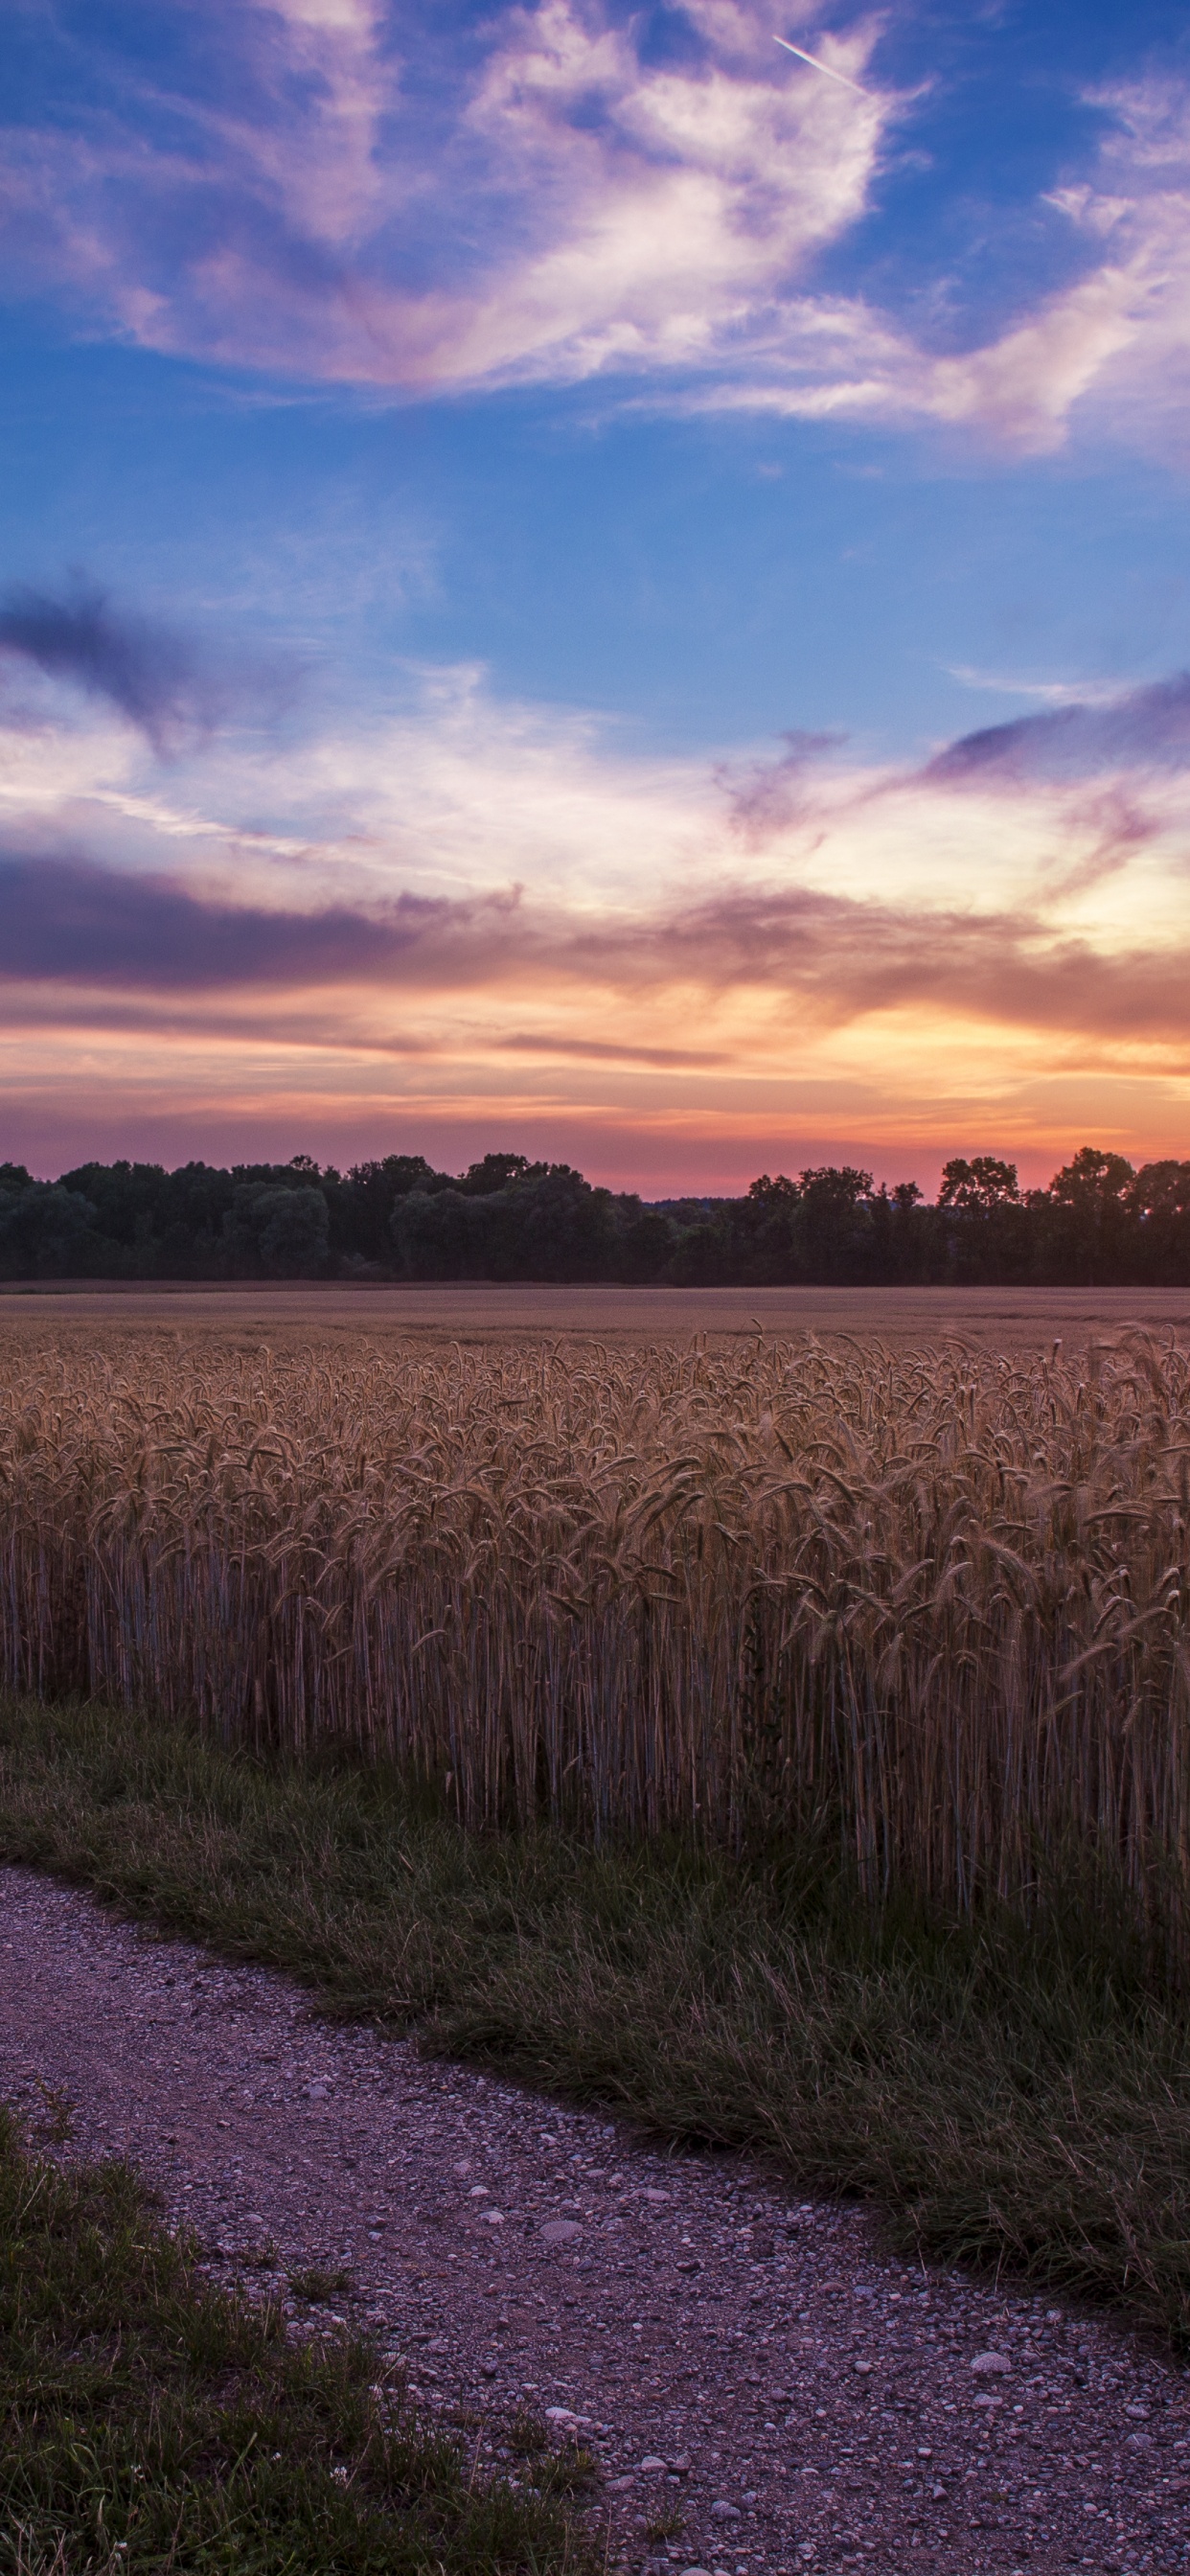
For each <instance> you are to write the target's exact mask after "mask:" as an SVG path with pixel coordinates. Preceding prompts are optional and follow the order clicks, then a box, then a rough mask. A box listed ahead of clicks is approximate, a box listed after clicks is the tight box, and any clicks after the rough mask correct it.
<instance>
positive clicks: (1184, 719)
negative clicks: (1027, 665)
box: [926, 671, 1190, 786]
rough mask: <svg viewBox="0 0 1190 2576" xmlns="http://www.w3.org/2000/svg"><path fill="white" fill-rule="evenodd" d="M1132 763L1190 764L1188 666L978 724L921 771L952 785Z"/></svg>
mask: <svg viewBox="0 0 1190 2576" xmlns="http://www.w3.org/2000/svg"><path fill="white" fill-rule="evenodd" d="M1138 765H1139V766H1142V767H1144V768H1146V769H1160V770H1174V771H1178V770H1184V769H1190V672H1186V671H1178V672H1175V674H1174V675H1173V677H1172V678H1171V679H1168V680H1158V681H1154V682H1152V683H1150V685H1149V686H1148V687H1146V688H1140V689H1129V690H1121V691H1120V692H1119V693H1118V695H1117V696H1116V697H1115V698H1114V699H1108V700H1106V701H1105V700H1103V699H1102V698H1097V700H1096V701H1094V702H1092V703H1091V704H1080V703H1078V702H1077V701H1076V702H1075V703H1073V704H1070V705H1066V706H1060V707H1055V708H1053V709H1052V710H1050V711H1048V712H1047V713H1046V714H1044V715H1037V716H1018V717H1016V718H1015V719H1014V721H1013V722H1012V723H1010V724H1001V725H985V726H983V727H981V728H980V730H979V731H978V732H977V733H968V734H963V735H962V736H961V737H960V739H959V740H958V741H957V742H953V743H950V744H949V745H948V746H947V748H946V750H945V751H941V752H939V753H938V754H937V755H936V757H935V758H934V759H933V760H932V761H931V762H930V764H929V768H928V770H927V771H926V776H927V777H928V778H930V779H932V780H934V781H935V782H937V783H938V784H939V785H943V786H956V785H959V784H961V783H962V782H963V781H964V780H966V779H978V780H979V781H980V782H981V783H982V782H985V781H987V780H990V779H995V778H1004V779H1013V778H1023V777H1029V778H1086V777H1088V776H1094V775H1096V774H1098V773H1101V772H1103V771H1104V770H1114V769H1120V768H1126V767H1136V766H1138Z"/></svg>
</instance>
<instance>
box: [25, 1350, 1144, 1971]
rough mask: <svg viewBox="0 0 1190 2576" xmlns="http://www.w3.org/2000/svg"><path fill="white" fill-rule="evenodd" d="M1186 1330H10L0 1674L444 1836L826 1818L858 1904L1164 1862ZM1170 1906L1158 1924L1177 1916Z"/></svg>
mask: <svg viewBox="0 0 1190 2576" xmlns="http://www.w3.org/2000/svg"><path fill="white" fill-rule="evenodd" d="M1188 1495H1190V1354H1187V1353H1186V1352H1185V1351H1183V1350H1181V1349H1179V1348H1177V1347H1176V1346H1175V1345H1174V1344H1173V1343H1172V1342H1171V1343H1169V1344H1168V1345H1165V1346H1159V1345H1158V1344H1156V1343H1155V1342H1154V1341H1152V1340H1151V1339H1146V1338H1145V1337H1143V1336H1141V1335H1137V1334H1134V1335H1130V1336H1126V1337H1124V1338H1123V1339H1121V1340H1118V1341H1116V1342H1115V1343H1114V1344H1105V1345H1095V1344H1092V1345H1091V1346H1090V1347H1089V1348H1088V1349H1086V1350H1084V1351H1081V1352H1079V1353H1078V1354H1077V1355H1075V1356H1072V1357H1066V1358H1064V1357H1063V1356H1062V1355H1061V1354H1060V1352H1057V1351H1055V1352H1054V1353H1053V1355H1052V1356H1050V1357H1038V1356H1035V1355H1028V1354H1026V1355H1008V1356H1004V1355H996V1354H995V1353H994V1352H990V1351H988V1350H986V1349H973V1348H969V1347H963V1346H962V1345H959V1344H955V1343H951V1344H947V1345H941V1346H939V1345H936V1344H935V1345H931V1346H928V1347H923V1348H920V1349H918V1350H913V1349H904V1348H900V1347H896V1348H894V1347H883V1346H881V1345H880V1344H879V1343H873V1342H870V1341H869V1342H867V1343H865V1344H863V1345H860V1344H858V1343H857V1344H848V1343H846V1342H841V1341H840V1342H834V1343H831V1344H829V1345H828V1344H825V1343H819V1342H816V1341H815V1340H813V1339H812V1338H801V1339H798V1340H796V1341H794V1340H773V1339H768V1338H764V1337H761V1336H759V1335H757V1336H756V1337H755V1338H754V1339H753V1340H751V1341H750V1342H747V1343H744V1342H738V1341H737V1342H735V1343H733V1344H730V1345H727V1346H718V1347H715V1348H711V1347H710V1346H709V1345H708V1344H707V1343H706V1342H705V1340H697V1339H696V1340H695V1341H693V1342H691V1343H689V1344H688V1345H687V1346H685V1347H678V1346H677V1345H676V1344H675V1343H672V1342H671V1343H666V1342H659V1343H658V1344H657V1345H655V1346H654V1347H652V1348H645V1347H633V1348H623V1347H614V1346H611V1345H606V1344H600V1343H597V1342H594V1341H591V1342H586V1343H584V1342H579V1341H571V1342H568V1343H567V1344H566V1345H565V1346H563V1345H561V1344H557V1343H555V1344H552V1345H551V1344H549V1343H547V1342H538V1343H536V1344H533V1345H528V1346H526V1345H522V1344H519V1343H518V1344H513V1343H505V1344H501V1343H498V1342H497V1343H491V1342H489V1343H486V1344H482V1345H476V1346H474V1347H470V1348H467V1347H463V1346H455V1347H454V1348H451V1347H449V1346H447V1345H445V1344H442V1343H436V1344H434V1345H427V1344H425V1343H422V1344H420V1345H419V1344H418V1343H416V1342H412V1343H405V1344H401V1343H397V1342H393V1341H388V1342H384V1343H379V1344H376V1343H371V1344H370V1343H368V1342H366V1341H365V1340H363V1339H362V1337H361V1338H360V1339H359V1340H358V1341H355V1342H348V1341H345V1340H344V1339H342V1338H341V1337H339V1338H336V1339H334V1340H333V1341H327V1342H325V1343H320V1342H319V1341H318V1340H317V1339H312V1340H311V1341H310V1342H309V1343H307V1344H306V1345H305V1346H304V1347H302V1346H299V1345H296V1344H295V1345H294V1346H293V1347H288V1348H286V1349H284V1350H280V1351H270V1350H269V1349H268V1348H266V1347H263V1346H261V1347H258V1348H255V1349H253V1348H251V1347H244V1346H242V1345H241V1346H237V1345H236V1344H235V1343H234V1342H232V1341H226V1342H220V1341H219V1340H218V1339H216V1338H213V1337H210V1336H208V1337H205V1338H203V1339H196V1340H193V1341H188V1340H186V1339H184V1338H180V1337H179V1336H177V1335H142V1336H139V1337H137V1338H136V1339H128V1338H116V1339H113V1340H112V1341H111V1342H110V1343H108V1344H107V1345H105V1344H104V1343H103V1341H102V1339H99V1340H94V1339H93V1340H92V1341H91V1342H90V1344H89V1345H87V1346H84V1345H82V1344H80V1343H78V1342H75V1341H71V1342H69V1343H68V1342H64V1341H63V1340H62V1339H61V1338H55V1336H54V1335H53V1334H50V1335H47V1336H46V1337H45V1338H44V1339H42V1340H35V1339H33V1338H32V1337H30V1336H28V1335H25V1336H22V1338H21V1339H20V1340H19V1341H14V1342H13V1343H11V1344H10V1345H9V1346H7V1347H6V1348H5V1349H3V1350H2V1351H0V1676H2V1677H3V1680H4V1683H5V1684H6V1686H7V1687H8V1688H9V1689H10V1690H13V1691H21V1692H32V1693H34V1694H36V1695H40V1696H42V1697H53V1696H61V1695H64V1694H69V1693H74V1692H82V1693H85V1694H95V1695H100V1696H103V1697H106V1698H108V1699H112V1700H115V1701H117V1702H120V1703H123V1704H127V1705H139V1706H142V1707H146V1708H149V1709H156V1710H160V1711H162V1712H164V1713H166V1714H168V1715H173V1716H187V1717H195V1718H197V1719H199V1720H200V1721H202V1722H203V1723H204V1724H205V1725H207V1726H209V1727H212V1728H214V1729H216V1730H217V1731H218V1732H219V1734H220V1735H221V1736H222V1737H223V1739H224V1740H226V1741H232V1742H235V1741H244V1742H246V1743H250V1744H251V1743H255V1744H259V1745H263V1744H265V1743H267V1744H270V1745H280V1746H281V1747H282V1748H286V1749H289V1750H292V1751H293V1752H295V1753H299V1754H300V1753H303V1752H306V1751H308V1750H309V1749H310V1748H312V1747H320V1746H329V1745H332V1744H334V1743H335V1742H343V1741H346V1742H349V1743H350V1744H351V1745H353V1746H356V1747H359V1748H361V1749H363V1750H364V1751H365V1752H367V1753H369V1754H375V1755H378V1756H383V1757H391V1758H392V1759H394V1760H396V1761H397V1762H398V1763H400V1764H401V1765H402V1766H404V1767H406V1768H407V1769H410V1770H412V1771H413V1772H414V1773H415V1774H418V1775H421V1776H423V1777H424V1778H426V1779H427V1780H428V1781H430V1782H431V1783H433V1784H434V1785H435V1787H436V1788H437V1790H438V1791H439V1792H440V1793H445V1795H446V1796H447V1798H448V1800H449V1801H450V1802H451V1803H452V1804H453V1806H454V1808H455V1809H456V1811H457V1813H458V1815H459V1817H460V1819H461V1821H462V1822H464V1823H465V1824H466V1825H468V1826H471V1827H476V1828H483V1827H486V1826H491V1825H494V1824H497V1823H505V1824H526V1823H528V1822H530V1821H532V1820H534V1819H539V1818H548V1819H550V1820H552V1821H555V1822H559V1823H562V1824H564V1825H566V1826H568V1827H571V1828H574V1829H576V1830H579V1831H582V1832H584V1833H587V1834H594V1835H597V1836H605V1835H614V1834H620V1833H624V1832H629V1833H639V1832H644V1833H646V1834H656V1833H659V1832H664V1831H677V1832H679V1833H691V1832H693V1833H695V1834H698V1835H701V1836H706V1837H709V1838H713V1839H715V1840H719V1841H722V1842H724V1843H726V1844H728V1845H734V1846H737V1847H738V1846H739V1845H741V1844H744V1843H747V1842H748V1841H749V1840H750V1839H751V1838H753V1837H754V1836H756V1835H757V1834H760V1835H764V1836H770V1835H774V1834H775V1835H778V1836H781V1835H786V1834H789V1835H796V1834H802V1833H804V1832H806V1831H813V1832H815V1833H818V1834H821V1833H823V1832H825V1833H826V1834H827V1835H828V1837H830V1838H832V1839H833V1840H834V1841H835V1842H836V1843H837V1846H838V1848H839V1850H840V1853H841V1855H842V1856H843V1857H844V1858H845V1859H846V1861H847V1862H848V1863H849V1865H851V1866H853V1867H854V1869H855V1870H856V1872H857V1873H858V1876H859V1878H860V1880H861V1881H862V1883H863V1884H864V1886H865V1887H866V1888H868V1889H869V1890H870V1891H871V1892H873V1893H874V1894H877V1893H879V1892H880V1891H881V1890H882V1889H885V1888H887V1887H890V1886H899V1885H905V1886H908V1887H910V1888H912V1889H914V1890H915V1891H917V1892H918V1893H920V1894H921V1895H922V1896H923V1897H924V1898H926V1899H928V1900H930V1901H933V1902H937V1903H939V1904H941V1905H943V1906H944V1907H946V1908H947V1909H948V1910H953V1909H955V1908H957V1909H959V1910H960V1911H967V1910H969V1909H970V1908H971V1906H972V1905H973V1904H974V1903H976V1902H978V1901H979V1900H980V1899H981V1898H983V1897H984V1896H987V1895H991V1894H998V1895H1002V1896H1006V1897H1009V1898H1012V1899H1018V1898H1021V1897H1026V1898H1027V1896H1028V1894H1029V1891H1030V1889H1031V1888H1032V1887H1033V1886H1034V1885H1035V1883H1036V1881H1037V1879H1038V1875H1039V1873H1040V1872H1043V1871H1044V1870H1045V1869H1046V1868H1047V1867H1049V1866H1050V1865H1052V1864H1053V1862H1054V1861H1055V1858H1056V1857H1057V1856H1068V1855H1069V1854H1070V1853H1071V1852H1072V1851H1074V1852H1076V1853H1077V1854H1079V1855H1081V1856H1084V1857H1090V1858H1093V1859H1094V1860H1095V1861H1096V1862H1097V1863H1102V1864H1106V1865H1108V1866H1109V1867H1110V1870H1111V1872H1112V1873H1113V1874H1119V1873H1122V1876H1123V1879H1124V1880H1125V1881H1126V1883H1127V1885H1128V1886H1129V1887H1130V1888H1131V1889H1132V1890H1133V1891H1135V1893H1136V1894H1137V1895H1138V1896H1139V1897H1140V1898H1141V1899H1142V1901H1145V1902H1148V1901H1150V1900H1151V1901H1152V1902H1153V1903H1158V1902H1159V1903H1160V1905H1161V1907H1162V1909H1163V1911H1164V1915H1165V1917H1166V1919H1169V1917H1170V1907H1171V1904H1172V1919H1174V1920H1175V1921H1176V1920H1177V1919H1178V1918H1179V1917H1180V1915H1181V1914H1182V1911H1183V1909H1182V1905H1181V1892H1182V1890H1183V1889H1185V1888H1186V1886H1187V1882H1188V1879H1190V1763H1188V1753H1190V1662H1188V1660H1187V1645H1186V1611H1187V1598H1188V1590H1187V1587H1188V1575H1190V1565H1188V1541H1187V1523H1188V1517H1190V1514H1188ZM1186 1920H1187V1922H1188V1923H1190V1909H1186Z"/></svg>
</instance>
